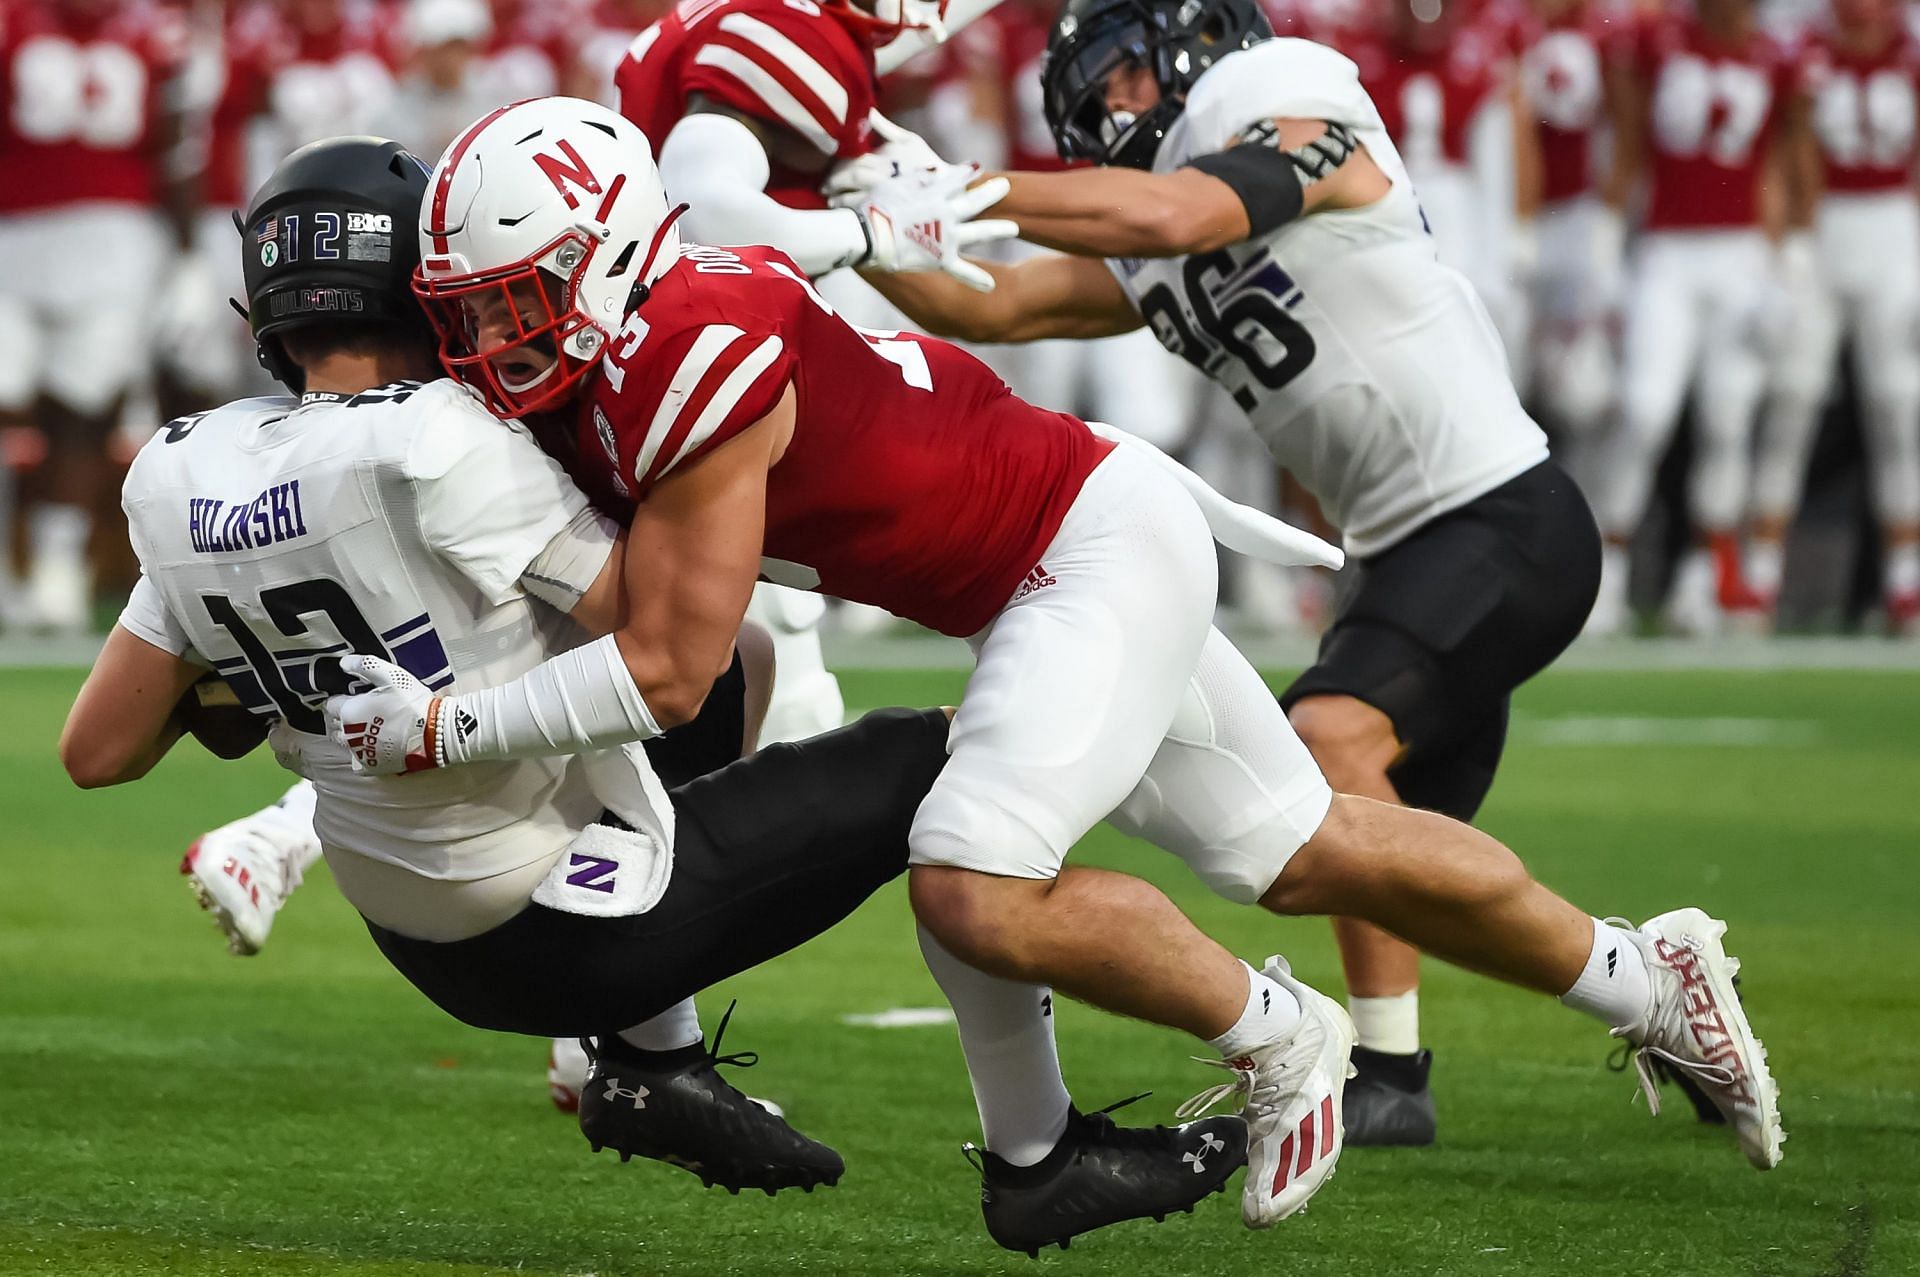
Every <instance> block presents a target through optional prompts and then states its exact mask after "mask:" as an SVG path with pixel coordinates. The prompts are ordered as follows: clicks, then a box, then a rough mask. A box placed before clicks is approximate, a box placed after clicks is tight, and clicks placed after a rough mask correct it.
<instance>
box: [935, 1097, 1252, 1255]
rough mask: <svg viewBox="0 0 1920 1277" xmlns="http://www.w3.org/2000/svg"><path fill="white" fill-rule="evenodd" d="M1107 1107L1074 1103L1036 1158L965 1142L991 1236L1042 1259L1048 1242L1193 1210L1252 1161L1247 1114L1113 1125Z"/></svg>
mask: <svg viewBox="0 0 1920 1277" xmlns="http://www.w3.org/2000/svg"><path fill="white" fill-rule="evenodd" d="M1134 1098H1135V1099H1138V1098H1140V1097H1139V1096H1135V1097H1134ZM1132 1102H1133V1101H1132V1100H1123V1101H1122V1102H1121V1103H1122V1104H1131V1103H1132ZM1119 1107H1120V1105H1119V1104H1116V1105H1113V1106H1112V1108H1119ZM1111 1111H1112V1109H1102V1110H1101V1111H1100V1112H1098V1113H1082V1112H1080V1111H1079V1110H1078V1109H1073V1110H1070V1111H1069V1113H1068V1116H1067V1129H1066V1131H1065V1133H1064V1134H1062V1135H1061V1136H1060V1142H1059V1143H1058V1144H1056V1145H1054V1147H1053V1151H1052V1152H1051V1153H1048V1154H1047V1155H1046V1156H1045V1157H1043V1158H1041V1159H1040V1160H1039V1161H1038V1162H1036V1163H1034V1164H1033V1165H1032V1166H1014V1165H1011V1164H1009V1163H1008V1162H1006V1161H1004V1160H1003V1159H1001V1158H999V1157H996V1156H994V1155H993V1154H992V1153H989V1152H987V1151H986V1150H985V1149H979V1148H975V1147H974V1146H973V1145H971V1144H969V1145H967V1148H966V1151H967V1154H968V1156H969V1157H970V1158H972V1159H973V1163H974V1166H975V1167H977V1168H978V1169H979V1171H980V1211H981V1213H982V1214H983V1215H985V1216H986V1220H987V1232H988V1234H989V1235H990V1236H992V1238H993V1240H995V1241H996V1242H999V1243H1000V1244H1001V1245H1002V1246H1004V1247H1006V1248H1007V1249H1008V1250H1023V1251H1025V1252H1026V1253H1027V1254H1028V1255H1031V1256H1033V1257H1035V1258H1038V1257H1039V1254H1040V1248H1041V1247H1042V1246H1058V1247H1059V1248H1060V1249H1061V1250H1065V1249H1066V1248H1067V1244H1068V1243H1069V1242H1070V1241H1072V1240H1073V1239H1074V1238H1075V1237H1078V1236H1079V1235H1080V1234H1082V1233H1086V1232H1091V1231H1093V1230H1094V1229H1096V1228H1105V1227H1106V1226H1107V1225H1108V1224H1118V1223H1121V1222H1122V1221H1124V1220H1129V1219H1146V1218H1152V1219H1153V1220H1154V1221H1155V1222H1156V1223H1157V1222H1159V1221H1160V1220H1163V1219H1165V1218H1166V1217H1167V1216H1168V1215H1171V1214H1173V1213H1174V1212H1175V1211H1191V1210H1192V1209H1193V1208H1194V1206H1195V1204H1196V1203H1198V1202H1199V1201H1200V1200H1201V1199H1202V1198H1205V1197H1208V1196H1210V1195H1212V1194H1214V1193H1217V1192H1219V1191H1220V1190H1221V1189H1223V1188H1225V1187H1226V1186H1227V1180H1228V1179H1230V1178H1232V1176H1233V1173H1234V1172H1235V1171H1237V1170H1239V1169H1240V1168H1241V1167H1243V1166H1245V1165H1246V1164H1247V1124H1246V1122H1245V1121H1244V1120H1242V1119H1241V1118H1238V1117H1209V1118H1204V1119H1202V1120H1200V1121H1197V1122H1188V1123H1186V1124H1185V1125H1184V1126H1172V1127H1169V1126H1147V1127H1134V1126H1118V1125H1115V1123H1114V1121H1113V1119H1112V1118H1111V1117H1108V1116H1107V1114H1108V1113H1109V1112H1111Z"/></svg>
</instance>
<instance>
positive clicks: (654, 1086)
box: [580, 1007, 847, 1197]
mask: <svg viewBox="0 0 1920 1277" xmlns="http://www.w3.org/2000/svg"><path fill="white" fill-rule="evenodd" d="M732 1014H733V1008H732V1007H728V1008H727V1014H726V1015H725V1016H722V1017H721V1018H720V1027H719V1028H718V1029H717V1030H715V1031H714V1035H713V1049H712V1050H709V1049H708V1048H707V1045H706V1044H705V1043H704V1042H703V1043H701V1044H699V1045H697V1046H689V1047H683V1048H681V1049H680V1050H677V1051H641V1050H639V1049H637V1048H635V1047H633V1046H631V1045H629V1044H628V1043H626V1042H624V1041H622V1040H621V1039H620V1038H618V1037H605V1038H600V1039H598V1040H597V1041H596V1040H591V1039H582V1042H581V1045H583V1046H584V1047H586V1050H587V1056H588V1058H589V1059H590V1060H591V1062H592V1063H591V1064H590V1065H589V1067H588V1069H587V1081H586V1085H584V1086H582V1087H581V1088H580V1133H581V1134H582V1135H585V1136H586V1137H587V1143H589V1144H591V1145H592V1146H593V1151H594V1152H596V1153H598V1152H599V1151H600V1150H601V1149H603V1148H610V1149H613V1150H614V1151H615V1152H617V1153H619V1154H620V1160H621V1161H623V1162H624V1161H626V1160H628V1159H629V1158H633V1157H651V1158H653V1159H655V1160H656V1161H661V1162H666V1163H668V1164H669V1165H672V1166H679V1167H682V1168H684V1169H686V1170H689V1171H692V1172H693V1173H694V1174H695V1175H698V1176H699V1177H700V1182H701V1183H702V1184H704V1185H706V1186H707V1187H709V1188H711V1187H713V1186H714V1185H715V1184H719V1185H721V1186H723V1187H724V1188H726V1189H727V1191H728V1192H732V1193H738V1192H739V1191H740V1190H741V1189H743V1188H757V1189H760V1190H761V1191H762V1192H764V1193H766V1194H767V1196H769V1197H771V1196H773V1195H774V1194H775V1193H777V1192H779V1191H780V1190H781V1189H783V1188H799V1189H804V1190H805V1191H807V1192H809V1193H811V1192H812V1191H813V1190H814V1186H815V1185H818V1184H826V1185H829V1186H831V1185H833V1184H837V1183H838V1182H839V1181H840V1176H841V1175H842V1174H843V1173H844V1172H845V1171H846V1169H847V1165H846V1163H845V1162H843V1161H842V1160H841V1159H840V1154H838V1153H836V1152H834V1151H833V1150H832V1149H830V1148H828V1147H827V1146H826V1145H825V1144H822V1143H820V1142H818V1141H817V1140H810V1139H808V1138H807V1137H806V1136H804V1135H802V1134H801V1133H800V1132H798V1131H796V1130H794V1129H793V1128H792V1127H791V1126H789V1125H787V1122H786V1119H784V1118H781V1117H776V1116H775V1115H774V1114H773V1113H771V1112H769V1111H767V1110H766V1109H765V1108H763V1107H761V1106H760V1105H759V1104H758V1103H756V1102H755V1101H753V1100H752V1099H749V1098H748V1097H747V1096H745V1095H743V1094H741V1093H740V1092H739V1091H738V1090H737V1089H735V1088H734V1087H733V1086H732V1085H730V1084H729V1083H728V1082H727V1080H726V1079H725V1078H723V1077H721V1076H720V1074H719V1073H718V1072H717V1071H716V1070H715V1066H716V1065H720V1064H730V1065H740V1066H743V1067H744V1066H747V1065H751V1064H753V1063H754V1062H755V1061H756V1060H757V1059H758V1058H759V1057H757V1056H756V1055H755V1054H754V1053H753V1052H751V1051H746V1052H742V1053H740V1054H737V1055H719V1054H717V1052H718V1050H719V1047H720V1036H721V1034H723V1033H725V1032H726V1028H727V1019H728V1018H729V1017H731V1016H732Z"/></svg>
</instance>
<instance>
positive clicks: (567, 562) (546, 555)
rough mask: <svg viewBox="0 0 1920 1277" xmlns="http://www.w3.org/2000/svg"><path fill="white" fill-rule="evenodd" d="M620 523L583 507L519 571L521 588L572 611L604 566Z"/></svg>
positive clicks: (590, 507) (561, 609)
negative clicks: (531, 560) (544, 547)
mask: <svg viewBox="0 0 1920 1277" xmlns="http://www.w3.org/2000/svg"><path fill="white" fill-rule="evenodd" d="M619 537H620V525H619V524H617V523H615V522H614V521H613V520H612V519H609V518H608V517H607V516H606V515H604V514H601V513H600V512H599V511H598V510H596V509H594V508H593V507H592V506H582V507H581V508H580V509H579V510H578V511H577V512H575V514H574V516H573V519H572V520H571V521H570V522H569V523H568V524H567V526H566V527H564V528H562V529H560V531H559V533H558V534H557V535H556V536H555V537H554V538H553V540H551V541H549V542H547V548H546V549H544V550H542V551H540V553H539V554H538V555H536V556H534V560H533V562H531V563H529V564H527V570H526V571H524V572H522V573H521V574H520V588H521V589H523V590H525V591H526V592H527V593H528V594H531V595H532V596H533V597H534V598H536V599H539V600H540V601H541V602H542V603H545V604H547V605H548V606H549V607H552V608H554V609H556V610H557V611H561V612H571V611H573V609H574V608H575V606H577V605H578V604H579V602H580V596H581V595H583V594H585V593H586V592H587V590H588V589H589V588H591V587H592V585H593V583H594V582H595V581H596V580H598V579H599V577H600V572H601V570H602V569H603V568H605V567H606V566H607V559H608V557H609V556H610V555H612V553H613V547H614V543H615V542H616V541H617V540H618V539H619Z"/></svg>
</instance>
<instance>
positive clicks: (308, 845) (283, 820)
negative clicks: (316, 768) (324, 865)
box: [180, 781, 320, 957]
mask: <svg viewBox="0 0 1920 1277" xmlns="http://www.w3.org/2000/svg"><path fill="white" fill-rule="evenodd" d="M312 813H313V787H312V786H311V785H310V784H308V782H306V781H301V782H299V784H296V785H295V786H294V787H293V788H291V789H289V790H288V791H287V793H286V796H285V797H283V798H281V800H280V801H279V802H277V803H275V804H274V805H273V806H271V807H265V808H262V809H261V810H259V811H257V812H254V813H253V814H252V815H250V816H243V817H241V818H240V819H239V820H236V821H233V822H231V823H230V824H225V825H222V826H220V827H219V828H218V829H214V830H209V831H208V832H207V833H204V834H202V835H200V837H199V838H198V839H196V840H195V841H194V844H193V845H192V846H191V847H189V848H187V854H186V855H185V856H183V857H182V858H181V860H180V872H181V873H182V874H184V875H185V876H186V879H187V886H188V887H189V888H191V889H192V891H193V898H194V899H195V900H197V901H198V902H199V903H200V907H201V908H202V909H204V910H206V911H207V912H208V913H210V914H212V915H213V920H214V921H215V922H216V923H218V924H219V926H220V930H221V932H222V934H224V935H225V936H226V938H227V950H228V952H230V953H233V954H236V955H239V956H241V957H251V956H252V955H253V954H256V953H258V952H260V950H261V948H262V946H264V945H265V944H266V943H267V935H268V933H269V932H271V931H272V930H273V920H274V918H275V917H276V916H277V915H278V914H279V912H280V909H281V907H282V906H283V905H285V904H286V903H287V898H288V897H289V896H291V895H292V894H293V893H294V890H295V888H297V887H299V885H300V879H301V877H302V875H303V874H304V873H305V872H306V871H307V869H308V868H310V867H311V866H312V865H313V862H314V861H316V860H318V859H320V840H319V838H318V837H316V836H315V834H314V832H313V819H312Z"/></svg>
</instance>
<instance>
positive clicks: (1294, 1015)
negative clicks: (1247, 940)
mask: <svg viewBox="0 0 1920 1277" xmlns="http://www.w3.org/2000/svg"><path fill="white" fill-rule="evenodd" d="M1240 965H1241V966H1243V967H1247V964H1246V963H1244V962H1243V963H1241V964H1240ZM1299 1022H1300V999H1298V998H1296V997H1294V996H1293V992H1292V991H1291V990H1290V989H1288V988H1286V987H1285V986H1284V985H1278V984H1275V983H1274V982H1273V981H1271V980H1269V979H1267V977H1266V976H1264V975H1262V974H1261V973H1260V972H1258V971H1255V970H1254V969H1253V968H1252V967H1247V1005H1246V1009H1245V1010H1243V1011H1242V1012H1240V1018H1239V1019H1238V1020H1235V1021H1234V1022H1233V1027H1232V1028H1231V1029H1228V1030H1227V1031H1226V1032H1225V1033H1222V1034H1221V1035H1220V1036H1219V1037H1217V1038H1213V1039H1212V1040H1210V1041H1209V1042H1208V1043H1207V1045H1208V1046H1210V1047H1212V1048H1213V1049H1214V1050H1216V1051H1218V1052H1219V1053H1220V1058H1221V1059H1223V1060H1231V1059H1233V1058H1234V1057H1235V1056H1237V1055H1245V1054H1246V1053H1247V1052H1249V1051H1251V1050H1253V1049H1254V1048H1255V1047H1258V1046H1265V1045H1266V1044H1267V1043H1269V1042H1272V1041H1274V1040H1275V1039H1276V1038H1283V1037H1285V1036H1286V1035H1287V1034H1289V1033H1291V1032H1292V1031H1293V1026H1294V1025H1296V1024H1298V1023H1299Z"/></svg>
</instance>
